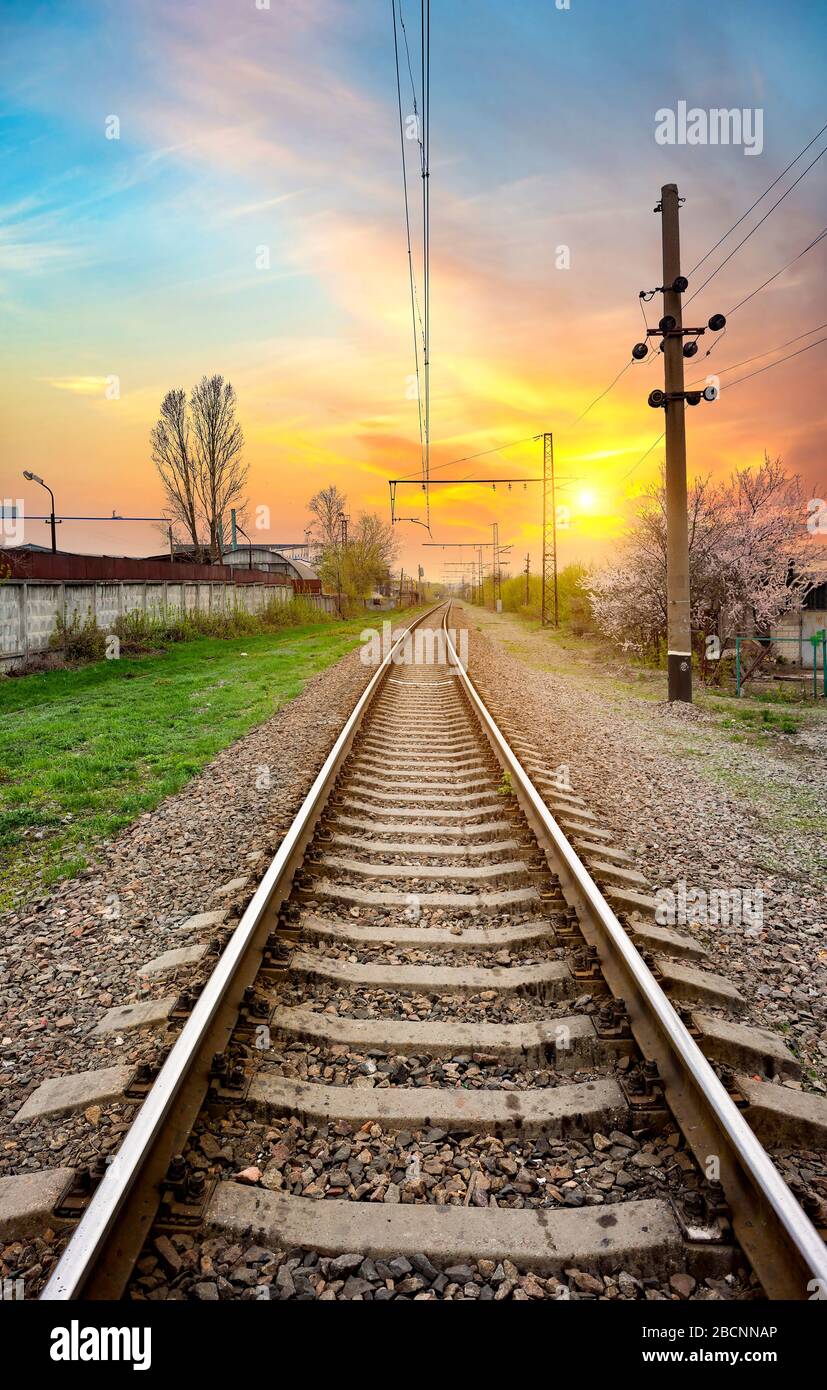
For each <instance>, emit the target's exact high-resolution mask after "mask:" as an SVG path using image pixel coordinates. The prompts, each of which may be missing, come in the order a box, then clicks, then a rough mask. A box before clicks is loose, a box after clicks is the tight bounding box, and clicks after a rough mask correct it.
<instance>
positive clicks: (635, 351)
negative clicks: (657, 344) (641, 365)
mask: <svg viewBox="0 0 827 1390" xmlns="http://www.w3.org/2000/svg"><path fill="white" fill-rule="evenodd" d="M632 356H633V357H634V359H635V361H636V362H642V361H643V359H644V357H648V356H649V346H648V344H647V343H635V345H634V347H633V348H632Z"/></svg>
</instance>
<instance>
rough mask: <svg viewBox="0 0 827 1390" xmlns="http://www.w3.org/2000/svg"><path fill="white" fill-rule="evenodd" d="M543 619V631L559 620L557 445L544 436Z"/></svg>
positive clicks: (556, 624)
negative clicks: (555, 452) (556, 493)
mask: <svg viewBox="0 0 827 1390" xmlns="http://www.w3.org/2000/svg"><path fill="white" fill-rule="evenodd" d="M541 618H542V623H543V626H544V627H547V626H548V625H549V624H550V623H553V624H554V626H555V627H557V626H558V624H559V620H560V614H559V607H558V600H557V500H556V497H555V494H554V441H553V439H552V436H551V435H550V434H544V435H543V590H542V602H541Z"/></svg>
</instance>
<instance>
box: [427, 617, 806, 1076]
mask: <svg viewBox="0 0 827 1390" xmlns="http://www.w3.org/2000/svg"><path fill="white" fill-rule="evenodd" d="M454 621H455V622H457V621H459V625H461V624H462V623H463V622H466V623H467V625H468V626H469V627H470V628H471V629H472V635H471V639H470V661H469V669H470V674H471V676H472V677H473V678H474V680H475V681H477V682H478V683H479V685H480V689H481V691H482V692H484V693H485V695H486V697H487V698H488V699H490V701H491V703H492V705H494V706H495V707H496V708H495V713H496V714H497V717H498V718H499V719H500V722H501V724H502V727H503V731H504V732H505V733H506V734H507V735H508V734H512V735H516V734H517V733H520V734H522V735H523V736H524V737H526V738H528V739H530V740H531V741H532V742H533V743H534V744H536V745H537V746H538V748H541V749H542V750H543V753H544V755H546V756H547V757H548V759H549V766H551V767H557V766H559V765H560V764H567V765H568V767H569V770H570V779H571V784H572V786H573V788H574V790H575V791H576V792H578V793H579V794H580V795H582V796H583V797H585V798H586V800H587V802H588V804H589V806H590V807H591V810H592V811H593V812H594V813H595V814H597V815H599V816H600V818H601V822H602V823H603V824H605V825H606V826H607V827H608V828H609V829H610V830H612V831H613V832H614V833H615V836H616V843H617V845H618V846H619V847H621V848H623V849H625V850H627V851H628V852H629V853H630V854H632V855H633V856H634V858H635V861H636V865H637V867H638V868H639V869H640V871H641V872H642V873H645V874H647V875H648V877H649V879H650V882H651V884H652V887H653V888H654V889H657V888H671V889H673V890H674V888H675V885H676V884H678V883H680V882H681V881H683V882H685V884H686V885H687V889H692V888H694V889H696V890H703V892H705V893H706V894H707V895H709V894H711V893H712V892H713V891H714V890H726V891H727V892H730V893H731V892H732V890H741V892H742V893H744V894H746V893H750V894H752V895H753V901H755V902H760V904H761V907H762V916H763V920H762V924H761V929H760V931H759V932H758V933H757V934H756V935H752V934H748V933H747V930H746V923H738V924H735V923H734V922H730V923H728V924H725V923H723V922H722V923H720V924H712V923H711V922H709V920H707V921H706V922H704V920H703V918H702V915H699V916H698V917H697V918H696V919H695V920H694V922H693V915H692V913H691V910H690V912H689V914H688V917H687V921H686V923H685V924H684V925H679V929H683V930H686V929H688V930H690V931H692V932H693V933H694V934H695V935H696V936H697V937H698V939H699V940H700V941H701V942H702V944H703V945H704V946H705V947H706V948H707V950H708V951H709V955H710V960H709V968H710V969H713V970H716V971H718V972H720V973H721V974H722V975H725V976H727V977H728V978H729V979H731V980H732V982H733V983H734V984H735V985H737V986H738V988H739V989H740V990H741V992H742V993H743V994H744V995H745V996H746V997H747V999H748V1001H749V1011H748V1015H747V1017H748V1019H749V1020H750V1021H752V1022H754V1023H756V1024H759V1025H762V1026H764V1027H769V1028H772V1029H773V1030H775V1031H778V1032H780V1033H782V1034H783V1035H784V1038H785V1041H786V1042H787V1044H788V1046H790V1047H791V1048H792V1049H793V1051H794V1052H796V1053H797V1055H798V1056H799V1057H800V1058H801V1060H802V1063H803V1064H804V1068H805V1082H804V1084H805V1086H806V1087H807V1088H812V1089H814V1090H817V1091H820V1092H824V1091H825V1090H827V900H825V894H824V884H825V868H826V867H827V813H826V812H825V807H827V724H824V723H817V722H812V723H808V725H807V727H806V730H803V731H802V732H801V733H800V734H792V735H790V734H783V733H773V734H772V735H771V736H769V737H767V736H763V737H762V738H760V739H758V738H756V739H748V738H744V737H743V735H740V736H738V735H734V734H733V733H732V731H731V730H728V729H727V728H725V727H721V723H720V721H719V720H718V719H717V718H716V717H715V715H713V714H709V713H706V712H704V711H701V710H698V709H697V708H695V707H691V708H686V707H680V706H669V705H668V704H667V703H666V702H663V703H655V702H653V701H652V700H651V699H646V698H643V697H639V696H636V695H635V694H634V693H633V692H631V691H630V690H629V689H627V688H624V687H623V686H621V685H620V683H619V682H617V681H615V680H613V679H610V678H604V679H601V678H600V677H599V676H596V675H594V674H592V673H591V672H589V671H588V670H586V669H584V671H583V672H582V673H581V672H579V671H577V672H572V669H571V666H570V664H567V666H566V669H565V670H561V669H559V666H560V665H562V662H560V663H557V664H555V660H556V658H555V652H554V649H553V647H552V646H551V644H550V643H549V642H547V641H546V640H545V639H544V638H543V636H542V634H541V633H539V632H537V631H532V630H531V629H529V628H527V627H526V626H525V625H524V624H523V623H521V622H520V621H519V620H518V619H517V618H514V617H512V616H511V615H508V614H494V613H489V612H487V611H483V610H480V609H478V608H472V607H465V608H463V609H459V610H457V609H455V610H454ZM759 889H760V892H761V898H760V899H756V898H755V894H756V891H757V890H759ZM744 901H745V902H746V901H747V899H746V897H745V898H744ZM711 915H712V914H711V913H710V914H707V918H708V917H709V916H711Z"/></svg>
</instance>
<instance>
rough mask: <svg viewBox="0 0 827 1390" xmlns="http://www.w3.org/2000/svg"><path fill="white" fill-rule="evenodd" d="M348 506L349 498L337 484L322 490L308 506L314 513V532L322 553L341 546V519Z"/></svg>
mask: <svg viewBox="0 0 827 1390" xmlns="http://www.w3.org/2000/svg"><path fill="white" fill-rule="evenodd" d="M346 506H347V497H346V496H345V494H344V493H343V492H340V491H339V489H338V488H337V486H336V484H335V483H331V484H330V487H323V488H321V489H320V490H319V491H318V492H317V493H316V494H315V495H314V496H313V497H311V499H310V501H309V502H308V504H307V507H308V511H310V512H312V513H313V517H314V522H313V530H314V531H315V532H316V533H317V534H316V540H317V542H318V544H319V546H320V547H321V549H322V551H325V550H328V549H330V548H331V547H336V546H339V545H340V544H341V534H342V522H341V518H342V515H343V513H344V510H345V507H346Z"/></svg>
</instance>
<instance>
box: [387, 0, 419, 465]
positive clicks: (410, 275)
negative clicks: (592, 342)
mask: <svg viewBox="0 0 827 1390" xmlns="http://www.w3.org/2000/svg"><path fill="white" fill-rule="evenodd" d="M399 8H400V15H401V10H402V2H401V0H400V6H399ZM391 13H392V17H393V52H394V59H395V62H396V97H397V103H398V107H399V141H400V146H401V151H402V188H403V191H404V195H405V236H406V240H407V248H408V278H409V281H410V289H411V320H412V327H413V345H414V367H415V372H416V403H417V411H418V414H419V448H420V453H421V455H422V471H423V475H424V473H425V440H424V431H423V420H422V392H421V389H420V375H419V343H418V341H417V332H416V320H417V311H418V304H417V297H416V279H415V276H414V264H413V249H412V246H411V216H410V208H409V204H408V174H407V168H406V164H405V134H404V128H403V119H402V88H401V84H400V80H399V43H398V39H397V26H396V0H391Z"/></svg>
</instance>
